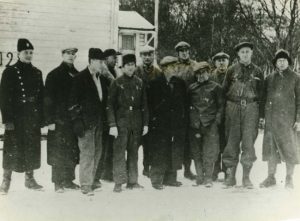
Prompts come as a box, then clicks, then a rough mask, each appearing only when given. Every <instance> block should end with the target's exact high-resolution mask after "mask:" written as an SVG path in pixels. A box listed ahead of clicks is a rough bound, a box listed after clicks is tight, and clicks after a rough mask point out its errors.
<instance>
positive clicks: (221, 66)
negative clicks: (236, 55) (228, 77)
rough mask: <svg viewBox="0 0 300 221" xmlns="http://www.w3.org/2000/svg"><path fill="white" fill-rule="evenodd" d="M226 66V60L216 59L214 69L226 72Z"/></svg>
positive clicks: (227, 61)
mask: <svg viewBox="0 0 300 221" xmlns="http://www.w3.org/2000/svg"><path fill="white" fill-rule="evenodd" d="M228 64H229V60H228V59H227V58H219V59H216V61H215V66H216V68H217V69H218V70H219V71H221V72H224V71H226V69H227V67H228Z"/></svg>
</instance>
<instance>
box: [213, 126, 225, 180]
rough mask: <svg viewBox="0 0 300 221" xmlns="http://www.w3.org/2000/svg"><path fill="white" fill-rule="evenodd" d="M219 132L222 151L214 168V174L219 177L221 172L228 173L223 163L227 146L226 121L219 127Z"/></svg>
mask: <svg viewBox="0 0 300 221" xmlns="http://www.w3.org/2000/svg"><path fill="white" fill-rule="evenodd" d="M218 131H219V141H220V142H219V143H220V145H219V146H220V151H219V155H218V159H217V161H216V162H215V167H214V174H215V175H216V176H217V175H218V173H219V172H224V173H225V172H226V166H225V164H224V162H223V152H224V149H225V146H226V137H225V121H223V122H222V123H221V124H220V125H219V126H218Z"/></svg>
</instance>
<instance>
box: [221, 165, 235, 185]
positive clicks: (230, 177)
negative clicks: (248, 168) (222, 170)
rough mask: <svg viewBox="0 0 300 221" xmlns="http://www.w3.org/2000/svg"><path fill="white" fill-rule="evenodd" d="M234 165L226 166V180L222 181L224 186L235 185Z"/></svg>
mask: <svg viewBox="0 0 300 221" xmlns="http://www.w3.org/2000/svg"><path fill="white" fill-rule="evenodd" d="M235 173H236V167H228V168H227V170H226V180H225V182H224V185H225V188H226V187H227V188H228V187H232V186H235V185H236V179H235Z"/></svg>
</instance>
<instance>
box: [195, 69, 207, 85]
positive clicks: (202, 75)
mask: <svg viewBox="0 0 300 221" xmlns="http://www.w3.org/2000/svg"><path fill="white" fill-rule="evenodd" d="M195 75H196V79H197V81H198V82H199V83H203V82H205V81H207V80H208V79H209V72H208V69H202V70H198V71H197V72H196V73H195Z"/></svg>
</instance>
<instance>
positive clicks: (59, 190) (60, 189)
mask: <svg viewBox="0 0 300 221" xmlns="http://www.w3.org/2000/svg"><path fill="white" fill-rule="evenodd" d="M54 190H55V192H56V193H63V192H65V189H64V187H63V185H62V184H58V183H55V184H54Z"/></svg>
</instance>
